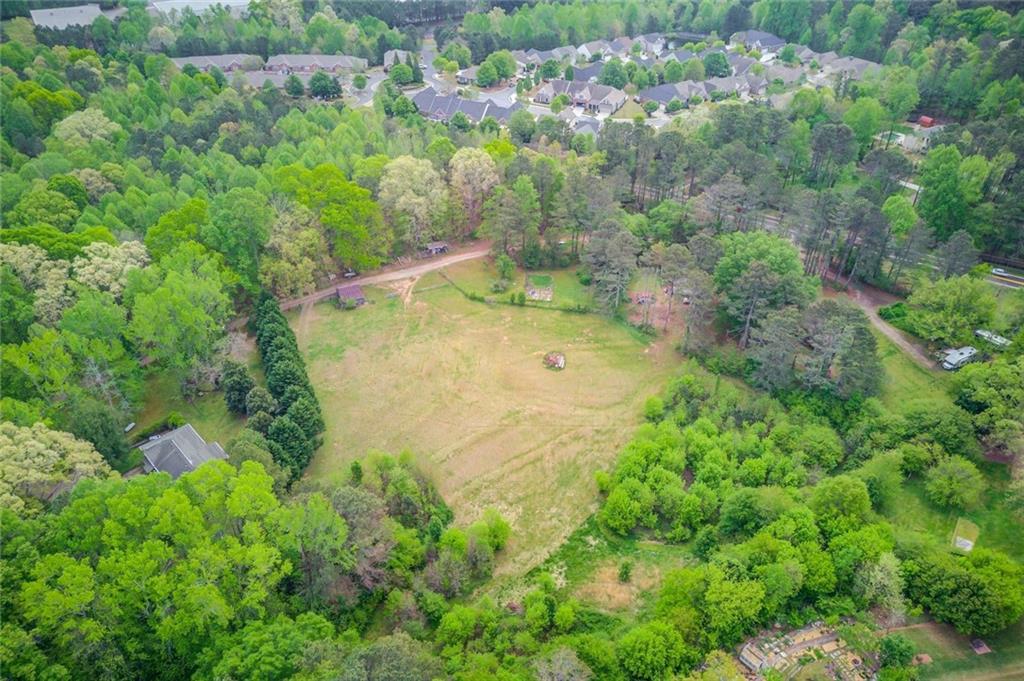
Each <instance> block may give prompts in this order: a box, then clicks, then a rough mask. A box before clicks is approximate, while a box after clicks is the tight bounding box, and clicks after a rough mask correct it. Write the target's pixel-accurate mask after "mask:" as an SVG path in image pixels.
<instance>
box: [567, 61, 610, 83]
mask: <svg viewBox="0 0 1024 681" xmlns="http://www.w3.org/2000/svg"><path fill="white" fill-rule="evenodd" d="M603 68H604V62H595V63H593V64H589V65H587V66H574V67H572V79H573V80H582V81H597V79H598V78H600V77H601V69H603Z"/></svg>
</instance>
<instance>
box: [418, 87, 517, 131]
mask: <svg viewBox="0 0 1024 681" xmlns="http://www.w3.org/2000/svg"><path fill="white" fill-rule="evenodd" d="M412 101H413V104H415V105H416V108H417V109H419V112H420V113H421V114H423V116H425V117H426V118H429V119H431V120H435V121H442V122H448V121H449V120H451V117H452V116H454V115H455V114H456V112H458V111H461V112H462V113H464V114H465V115H466V117H467V118H469V120H471V121H473V122H474V123H479V122H480V121H482V120H483V119H484V117H486V116H493V117H494V118H495V119H497V120H498V121H499V122H502V123H505V122H507V121H508V119H509V118H510V117H511V116H512V114H513V113H514V112H515V111H518V110H519V109H521V108H523V105H522V104H520V103H519V102H514V103H513V104H512V106H501V105H500V104H497V103H495V102H494V100H492V99H488V100H486V101H483V102H478V101H476V100H472V99H463V98H462V97H459V96H457V95H442V94H440V93H438V91H437V90H435V89H434V88H432V87H428V88H425V89H423V90H420V91H419V92H417V93H416V94H415V95H414V96H413V98H412Z"/></svg>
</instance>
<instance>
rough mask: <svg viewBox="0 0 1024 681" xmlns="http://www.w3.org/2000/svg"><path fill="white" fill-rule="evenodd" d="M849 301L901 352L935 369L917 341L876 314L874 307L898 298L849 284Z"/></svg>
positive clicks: (918, 362)
mask: <svg viewBox="0 0 1024 681" xmlns="http://www.w3.org/2000/svg"><path fill="white" fill-rule="evenodd" d="M846 295H847V298H849V299H850V301H851V302H852V303H853V304H854V305H856V306H857V307H859V308H860V309H861V310H863V311H864V314H865V315H867V317H868V319H869V320H871V325H872V326H874V327H875V328H876V329H878V330H879V331H880V332H881V333H882V334H883V335H884V336H885V337H886V338H888V339H889V340H891V341H892V342H893V343H895V344H896V346H897V347H899V348H900V349H901V350H903V352H905V353H907V355H909V356H910V358H911V359H912V360H914V362H916V363H917V364H919V365H921V366H922V367H924V368H925V369H928V370H929V371H931V370H933V369H935V361H934V360H933V359H932V358H931V357H929V356H928V353H927V352H925V350H924V348H922V347H921V346H920V345H918V344H917V343H914V342H912V341H910V340H909V339H908V338H907V337H906V336H904V335H903V334H902V333H900V331H899V329H897V328H896V327H894V326H892V325H891V324H889V323H888V322H886V321H885V320H884V319H882V318H881V317H879V316H878V312H876V309H877V308H878V306H879V305H888V304H890V303H892V302H895V301H896V300H898V298H896V297H894V296H893V297H892V299H891V300H889V299H888V298H889V296H888V294H885V293H883V292H882V291H877V290H875V289H865V288H862V287H861V286H859V285H858V286H851V287H850V290H849V292H848V293H847V294H846Z"/></svg>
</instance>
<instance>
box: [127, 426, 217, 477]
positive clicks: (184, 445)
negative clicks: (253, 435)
mask: <svg viewBox="0 0 1024 681" xmlns="http://www.w3.org/2000/svg"><path fill="white" fill-rule="evenodd" d="M139 450H140V451H141V452H142V458H143V463H142V466H143V468H144V469H145V471H146V472H147V473H152V472H154V471H158V472H160V473H168V474H170V476H171V477H172V478H174V479H177V478H178V477H180V476H182V475H184V474H185V473H191V472H192V471H194V470H195V469H196V468H198V467H199V466H201V465H202V464H204V463H206V462H207V461H213V460H214V459H226V458H228V455H227V454H226V453H225V452H224V449H223V448H222V447H221V446H220V445H219V444H217V443H216V442H209V443H207V442H206V440H204V439H203V438H202V436H201V435H200V434H199V433H197V432H196V429H195V428H193V427H192V424H189V423H186V424H185V425H183V426H182V427H180V428H175V429H174V430H172V431H171V432H169V433H164V434H163V435H158V436H156V437H154V438H152V439H150V440H149V441H148V442H145V443H144V444H142V445H140V446H139Z"/></svg>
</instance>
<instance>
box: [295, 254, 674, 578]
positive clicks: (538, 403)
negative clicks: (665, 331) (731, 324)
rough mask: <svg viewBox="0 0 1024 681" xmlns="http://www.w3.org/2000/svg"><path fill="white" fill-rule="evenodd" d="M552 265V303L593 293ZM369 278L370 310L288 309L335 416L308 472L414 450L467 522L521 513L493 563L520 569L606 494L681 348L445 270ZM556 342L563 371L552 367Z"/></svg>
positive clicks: (488, 276)
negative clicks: (602, 478)
mask: <svg viewBox="0 0 1024 681" xmlns="http://www.w3.org/2000/svg"><path fill="white" fill-rule="evenodd" d="M447 274H448V275H449V276H451V277H452V278H453V279H454V280H456V281H457V282H458V283H459V285H460V286H462V287H463V288H465V289H467V290H470V291H480V292H484V291H488V290H489V285H490V282H491V281H492V280H493V279H494V278H495V275H494V272H493V268H491V266H490V265H489V264H487V263H484V262H481V261H470V262H465V263H460V264H458V265H455V266H453V267H451V268H449V269H448V272H447ZM551 276H552V277H553V279H554V286H555V301H554V304H556V305H557V304H559V301H564V300H565V298H568V297H570V296H572V297H577V296H580V295H582V294H581V293H580V292H579V291H578V290H576V288H574V287H573V284H572V282H574V281H575V275H574V274H573V272H572V271H567V272H555V273H551ZM563 284H564V286H563ZM519 285H520V286H521V285H522V276H521V275H520V276H519ZM575 287H579V284H578V283H576V284H575ZM579 288H581V287H579ZM367 294H368V296H369V298H370V300H371V301H372V303H371V304H369V305H366V306H364V307H362V308H360V309H358V310H353V311H343V310H338V309H337V308H335V307H334V306H333V305H330V304H321V305H317V306H315V307H313V308H311V309H309V310H307V311H305V312H304V313H301V314H300V313H293V314H292V315H291V316H290V319H291V321H292V324H293V327H294V328H295V330H296V334H297V336H298V338H299V343H300V347H301V348H302V349H303V351H304V354H305V356H306V361H307V365H308V369H309V374H310V378H311V379H312V381H313V384H314V386H315V387H316V390H317V395H318V396H319V398H320V400H321V403H322V405H323V411H324V416H325V419H326V422H327V432H326V433H325V437H324V443H325V444H324V446H323V447H322V448H321V449H320V451H319V452H318V454H317V456H316V458H315V459H314V461H313V463H312V464H311V466H310V468H309V471H308V472H307V475H310V476H311V477H318V478H325V479H337V478H338V477H341V476H343V475H344V473H345V471H346V470H347V464H348V462H349V461H350V460H352V459H353V458H356V457H360V456H363V455H364V454H366V453H367V451H370V450H375V449H376V450H385V451H390V452H394V453H398V452H400V451H402V450H410V451H412V452H413V453H414V454H416V455H418V456H419V461H420V464H421V465H422V466H423V467H424V468H425V469H426V470H427V471H428V472H429V473H430V474H431V475H432V477H433V479H434V480H435V481H436V483H437V484H438V486H439V488H440V490H441V492H442V493H443V494H444V497H445V499H447V500H448V502H449V503H450V504H451V505H452V507H453V508H454V509H455V511H456V515H457V517H458V520H459V521H460V522H468V521H472V520H475V519H476V518H477V517H478V516H479V514H480V513H481V512H482V510H483V509H484V508H486V507H488V506H494V507H496V508H498V509H499V510H500V511H501V512H502V513H503V514H505V516H506V517H508V518H509V520H510V522H511V523H512V525H513V533H512V536H513V539H512V542H511V543H510V545H509V547H508V548H507V549H506V550H505V552H504V555H503V556H501V557H500V559H499V563H498V566H497V570H496V574H497V575H498V576H499V577H508V576H515V575H522V574H524V573H525V572H527V571H528V570H529V569H530V568H531V567H533V566H535V565H537V564H538V563H539V562H540V561H542V560H543V559H544V558H545V557H546V556H547V555H548V554H549V553H550V552H551V551H553V550H554V549H555V548H557V547H558V546H559V545H560V544H561V543H562V542H563V541H564V540H565V539H566V538H567V537H568V536H569V535H570V534H571V533H572V532H573V531H574V530H575V529H576V528H577V527H578V526H579V525H580V523H582V522H583V521H584V520H585V519H586V518H587V517H588V516H589V515H590V514H591V513H592V512H593V510H594V509H595V508H596V506H597V493H596V485H595V484H594V482H593V472H594V471H595V470H598V469H600V468H604V467H606V466H608V465H609V464H610V462H611V461H612V460H614V458H615V456H616V454H617V453H618V450H619V448H620V447H621V446H622V445H623V444H624V443H625V442H626V441H627V440H628V439H629V437H630V436H631V435H632V433H633V430H634V428H635V427H636V426H637V425H638V424H639V423H640V421H641V410H642V405H643V402H644V400H645V399H646V398H647V397H649V396H650V395H653V394H656V393H658V392H659V391H660V390H661V389H662V387H663V386H664V385H665V382H666V381H667V380H668V378H669V377H670V376H672V375H673V374H674V373H675V370H676V368H677V367H678V365H679V359H678V357H677V355H676V353H675V351H674V350H673V349H672V348H671V346H670V344H668V343H658V344H655V345H651V344H648V343H646V342H644V341H643V340H641V339H640V337H639V336H638V335H637V334H634V333H632V332H631V331H630V330H629V329H628V328H627V327H625V326H623V325H621V324H618V323H615V322H613V321H611V320H608V319H606V318H604V317H600V316H597V315H580V314H572V313H566V312H561V311H557V310H550V309H538V308H535V307H529V306H527V307H516V306H510V305H488V304H484V303H479V302H473V301H470V300H467V299H466V298H465V297H463V296H462V294H460V293H459V292H458V291H457V290H456V289H455V288H454V287H453V286H451V285H450V284H447V283H446V282H445V280H444V279H443V278H442V277H441V276H440V275H439V274H437V273H432V274H429V275H426V276H424V277H423V278H422V279H420V280H419V281H418V282H417V284H416V286H415V288H414V289H413V288H411V287H410V285H409V282H396V283H395V285H394V287H393V288H392V289H369V290H368V291H367ZM552 350H560V351H562V352H564V353H565V354H566V359H567V366H566V369H565V370H564V371H559V372H555V371H550V370H548V369H545V368H544V366H543V362H542V358H543V356H544V354H545V353H547V352H549V351H552Z"/></svg>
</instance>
